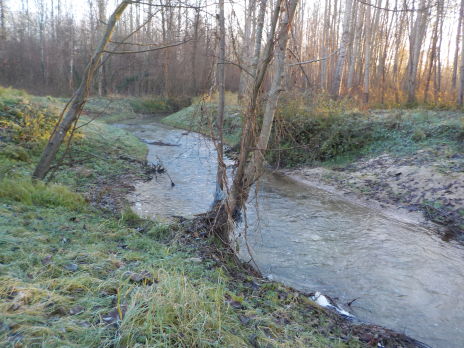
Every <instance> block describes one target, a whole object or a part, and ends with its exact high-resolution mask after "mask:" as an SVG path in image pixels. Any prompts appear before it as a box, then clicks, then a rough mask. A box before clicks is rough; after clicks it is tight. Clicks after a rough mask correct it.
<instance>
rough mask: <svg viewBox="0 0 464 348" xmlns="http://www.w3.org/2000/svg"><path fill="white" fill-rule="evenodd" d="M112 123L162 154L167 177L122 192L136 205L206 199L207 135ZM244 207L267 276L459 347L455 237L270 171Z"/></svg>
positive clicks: (461, 300) (463, 312) (190, 204)
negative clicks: (444, 236) (446, 237)
mask: <svg viewBox="0 0 464 348" xmlns="http://www.w3.org/2000/svg"><path fill="white" fill-rule="evenodd" d="M131 122H132V121H131ZM119 126H120V127H123V128H125V129H127V130H128V131H130V132H132V133H133V134H135V135H136V136H138V137H139V138H141V139H143V140H145V141H147V142H156V145H148V147H149V154H148V160H149V161H151V162H155V163H157V162H159V161H161V163H162V165H163V166H164V167H165V168H166V169H167V172H168V173H169V175H170V177H171V178H172V181H173V182H174V183H175V186H173V187H172V186H171V181H170V179H169V178H168V177H167V176H166V175H159V176H157V177H155V178H154V179H153V180H152V181H150V182H145V183H139V184H137V186H136V192H135V193H134V194H132V196H131V197H130V199H131V200H132V201H133V203H134V210H135V211H136V212H137V213H138V214H140V215H143V216H145V217H149V218H157V219H166V218H169V217H170V216H172V215H183V216H192V215H193V214H197V213H201V212H204V211H206V210H207V209H208V208H209V204H210V203H211V201H212V197H213V191H214V188H215V183H214V182H215V175H216V155H215V151H214V146H213V145H212V143H211V142H210V141H209V140H208V139H207V138H205V137H203V136H201V135H199V134H196V133H189V132H186V131H183V130H178V129H173V128H170V127H167V126H164V125H161V124H159V123H156V122H152V123H148V122H147V121H134V122H132V123H129V124H125V125H119ZM167 144H170V145H175V146H164V145H167ZM229 164H232V162H230V163H229ZM246 215H247V222H248V225H249V226H248V230H247V241H248V245H249V246H250V248H251V249H252V251H253V257H254V260H255V261H256V263H257V264H258V266H259V268H260V270H261V271H262V273H263V274H264V275H266V276H267V277H269V278H271V279H274V280H277V281H281V282H283V283H285V284H287V285H290V286H292V287H295V288H297V289H300V290H303V291H308V292H309V291H315V290H317V291H320V292H322V293H324V294H326V295H328V296H330V297H332V298H333V299H335V300H336V302H337V303H338V304H340V305H341V306H342V307H343V308H344V309H346V310H347V311H349V312H350V313H351V314H353V315H355V316H356V317H357V318H359V319H360V320H363V321H366V322H370V323H375V324H378V325H382V326H385V327H388V328H391V329H394V330H396V331H398V332H403V333H405V334H407V335H408V336H411V337H413V338H416V339H418V340H420V341H422V342H424V343H426V344H428V345H430V346H432V347H436V348H462V347H464V295H463V292H464V247H462V246H461V245H459V244H457V243H455V242H444V241H442V240H441V239H440V238H439V237H438V236H436V235H435V234H434V233H432V232H430V231H428V230H426V229H424V228H422V227H419V226H417V225H413V224H408V223H404V222H401V221H399V220H395V219H392V218H388V217H386V216H384V215H383V214H381V213H380V212H379V211H377V210H371V209H370V208H366V207H361V206H359V205H357V204H354V203H352V202H350V201H348V200H344V199H343V198H342V197H339V196H336V195H334V194H331V193H328V192H326V191H323V190H320V189H317V188H313V187H308V186H306V185H302V184H299V183H296V182H294V181H293V180H290V179H288V178H286V177H283V176H279V175H274V174H271V173H269V174H266V175H265V176H264V178H263V180H261V182H260V183H259V185H258V188H257V189H256V192H255V194H252V195H251V199H250V202H249V204H248V208H247V213H246ZM242 232H243V231H242ZM242 235H243V233H242ZM241 250H242V253H243V255H242V257H243V259H244V260H249V259H250V257H249V255H247V254H246V253H245V250H246V248H244V247H242V248H241ZM354 299H356V300H355V301H354V302H353V303H352V305H351V306H347V305H346V304H347V303H348V302H350V301H352V300H354Z"/></svg>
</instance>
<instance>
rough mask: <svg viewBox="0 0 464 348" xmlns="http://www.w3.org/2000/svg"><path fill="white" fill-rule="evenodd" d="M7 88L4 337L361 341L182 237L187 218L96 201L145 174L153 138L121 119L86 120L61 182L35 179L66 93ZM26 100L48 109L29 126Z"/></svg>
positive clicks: (2, 191) (0, 250)
mask: <svg viewBox="0 0 464 348" xmlns="http://www.w3.org/2000/svg"><path fill="white" fill-rule="evenodd" d="M0 92H1V93H3V94H1V95H0V101H1V102H2V103H4V104H3V105H5V104H9V106H8V108H4V109H2V110H3V111H2V112H3V113H2V115H1V116H0V120H1V121H2V122H3V121H5V123H4V127H3V128H2V130H1V131H0V137H1V144H0V168H1V170H0V346H2V347H17V346H23V347H248V346H253V345H254V346H256V345H259V346H272V347H301V346H311V347H328V346H331V347H347V346H349V347H359V346H362V344H361V343H359V341H358V340H357V338H356V337H354V335H353V334H352V333H351V331H350V329H349V328H347V327H346V326H345V327H342V326H340V325H339V323H338V321H337V319H334V317H333V316H332V315H329V314H328V313H326V312H325V311H323V310H321V309H320V308H318V307H317V306H315V305H313V304H311V303H308V300H307V299H306V298H305V297H304V296H302V295H301V294H298V293H295V292H294V291H292V290H290V289H287V288H285V287H284V286H282V285H279V284H277V283H264V284H261V285H256V283H255V282H256V280H255V279H254V278H253V277H246V276H245V277H243V278H242V279H240V280H238V279H237V278H236V276H233V275H232V274H233V273H230V272H229V271H230V270H231V268H230V267H232V269H233V267H235V266H228V267H229V268H228V269H226V268H225V267H224V266H222V265H221V264H218V263H217V262H216V261H214V260H213V259H211V258H209V257H207V256H202V255H199V249H201V248H202V246H201V245H200V246H199V245H197V244H195V243H193V244H183V243H180V242H178V241H177V240H178V239H179V238H181V236H182V233H181V231H179V230H178V227H177V226H175V225H166V224H161V223H158V222H153V221H146V220H142V219H140V218H138V217H137V216H136V215H135V214H134V213H133V212H132V211H131V210H130V209H129V208H125V209H123V210H122V211H120V212H119V213H118V212H117V211H114V210H113V211H111V213H110V214H109V213H108V212H104V211H102V210H100V209H99V208H96V207H94V206H93V205H91V204H89V203H88V202H87V201H86V199H84V195H86V196H87V197H89V193H92V192H98V191H99V190H100V193H101V190H102V187H103V188H105V187H107V186H108V185H110V186H112V187H114V188H116V189H118V183H120V182H122V183H124V182H126V181H127V178H128V177H129V178H131V179H130V180H133V179H134V178H136V177H137V176H142V173H141V167H140V165H139V164H138V162H137V161H139V160H141V159H143V158H144V157H145V154H146V146H145V145H144V144H143V143H141V142H139V141H138V140H137V139H136V138H135V137H133V136H131V135H129V134H127V133H126V132H124V131H123V130H121V129H117V128H113V127H111V126H108V125H105V124H102V123H91V124H89V125H87V126H85V127H83V128H81V129H80V131H79V133H78V134H77V135H76V139H75V142H74V143H73V146H72V147H71V152H70V155H71V157H69V158H67V160H68V161H71V160H72V161H71V162H72V163H69V164H68V165H66V166H63V167H61V168H60V170H59V171H57V172H56V173H55V175H54V177H53V180H52V183H49V184H44V183H40V182H32V181H31V180H30V179H29V175H30V173H31V170H32V169H33V167H34V164H35V162H36V161H37V159H38V156H39V155H40V151H41V148H42V146H43V145H44V140H43V139H41V138H40V137H38V138H37V137H35V136H34V135H35V133H34V132H36V130H37V129H41V130H44V129H45V130H48V131H49V130H50V127H49V125H47V124H43V122H49V123H53V121H55V120H56V117H57V113H56V111H53V110H52V109H53V107H54V106H55V103H56V101H54V100H51V99H47V98H45V99H35V98H34V97H31V96H28V95H26V94H25V93H23V92H19V91H14V90H7V91H6V92H5V90H0ZM11 99H13V100H11ZM44 104H46V105H44ZM25 105H30V110H29V111H28V112H29V114H30V115H35V114H36V111H37V110H39V111H40V110H43V109H42V108H44V107H46V108H47V110H48V111H46V112H45V111H44V115H45V116H46V117H44V118H42V119H41V121H40V122H37V123H36V124H35V126H34V127H35V128H34V127H32V128H30V131H28V132H23V133H21V132H22V131H23V130H19V129H18V127H16V125H22V122H24V117H23V116H21V115H17V114H16V111H12V110H17V109H21V108H23V107H25ZM56 108H57V109H59V105H56ZM40 112H42V111H40ZM12 116H13V117H12ZM32 119H35V118H32ZM87 120H88V119H87ZM87 120H86V119H83V120H82V123H81V124H84V123H85V122H86V121H87ZM45 126H46V127H45ZM37 127H38V128H37ZM44 127H45V128H44ZM19 128H21V127H19ZM18 134H22V136H18ZM23 135H25V136H23ZM133 160H136V161H133ZM120 190H121V193H122V195H124V194H125V193H126V192H127V189H125V188H120ZM90 198H91V199H92V202H94V198H95V197H94V196H92V195H90ZM204 243H206V245H208V241H205V242H204ZM235 272H239V271H238V270H235Z"/></svg>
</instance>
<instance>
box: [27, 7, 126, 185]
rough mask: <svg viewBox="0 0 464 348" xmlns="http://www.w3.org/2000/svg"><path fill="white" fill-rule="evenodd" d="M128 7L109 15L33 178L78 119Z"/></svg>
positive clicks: (39, 175) (38, 175)
mask: <svg viewBox="0 0 464 348" xmlns="http://www.w3.org/2000/svg"><path fill="white" fill-rule="evenodd" d="M128 5H129V1H123V2H121V3H120V4H119V6H118V7H117V8H116V10H115V11H114V12H113V14H112V15H111V17H110V19H109V21H108V25H107V28H106V32H105V35H104V36H103V37H102V39H101V41H100V44H99V45H98V47H97V48H96V49H95V52H94V53H93V55H92V57H91V58H90V61H89V63H88V64H87V67H86V68H85V72H84V75H83V78H82V82H81V84H80V85H79V88H78V89H77V90H76V91H75V92H74V94H73V96H72V98H71V100H70V102H69V104H68V106H67V107H66V108H65V110H63V115H64V117H63V119H62V120H60V121H59V122H58V124H57V125H56V128H55V130H54V132H53V133H52V135H51V136H50V139H49V140H48V144H47V145H46V147H45V149H44V150H43V152H42V156H41V158H40V160H39V162H38V163H37V166H36V168H35V170H34V173H33V174H32V177H33V178H36V179H41V180H43V179H44V178H45V176H46V175H47V173H48V171H49V170H50V166H51V163H52V162H53V160H54V159H55V157H56V154H57V152H58V150H59V148H60V145H61V144H62V143H63V140H64V138H65V137H66V134H67V133H68V131H69V129H70V128H71V125H72V124H73V123H74V122H75V121H76V120H77V119H78V118H79V116H80V113H81V112H82V109H83V107H84V105H85V102H86V101H87V97H88V95H89V92H90V88H91V83H92V80H93V76H94V74H95V70H96V69H97V68H98V66H99V64H100V61H101V57H102V55H103V53H104V52H103V51H104V50H105V49H106V46H107V45H108V43H109V42H110V40H111V37H112V35H113V32H114V28H115V26H116V23H117V21H118V20H119V18H120V17H121V15H122V13H123V12H124V10H125V9H126V7H127V6H128Z"/></svg>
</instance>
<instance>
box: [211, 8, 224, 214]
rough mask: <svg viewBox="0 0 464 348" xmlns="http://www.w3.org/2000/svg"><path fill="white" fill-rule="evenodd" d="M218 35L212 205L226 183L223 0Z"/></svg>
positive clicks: (221, 194)
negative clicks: (214, 173)
mask: <svg viewBox="0 0 464 348" xmlns="http://www.w3.org/2000/svg"><path fill="white" fill-rule="evenodd" d="M217 18H218V27H219V30H218V36H219V57H218V62H217V73H216V74H217V75H216V78H217V89H218V93H219V102H218V112H217V117H216V139H215V142H216V153H217V162H218V167H217V173H216V191H215V194H214V201H213V206H215V205H216V204H219V203H220V202H222V200H223V199H224V197H225V194H224V188H225V185H226V184H227V178H226V166H225V164H224V108H225V63H226V59H225V57H226V28H225V18H224V0H219V14H218V16H217Z"/></svg>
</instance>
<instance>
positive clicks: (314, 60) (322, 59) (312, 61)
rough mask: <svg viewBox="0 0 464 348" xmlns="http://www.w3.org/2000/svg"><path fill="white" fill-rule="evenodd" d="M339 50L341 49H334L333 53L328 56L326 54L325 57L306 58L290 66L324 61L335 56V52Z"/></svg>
mask: <svg viewBox="0 0 464 348" xmlns="http://www.w3.org/2000/svg"><path fill="white" fill-rule="evenodd" d="M338 51H339V50H335V51H333V52H332V53H331V54H329V55H328V56H325V57H323V58H317V59H311V60H305V61H304V62H299V63H292V64H288V66H296V65H303V64H310V63H316V62H322V61H324V60H327V59H329V58H330V57H332V56H334V55H335V54H337V53H338Z"/></svg>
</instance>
